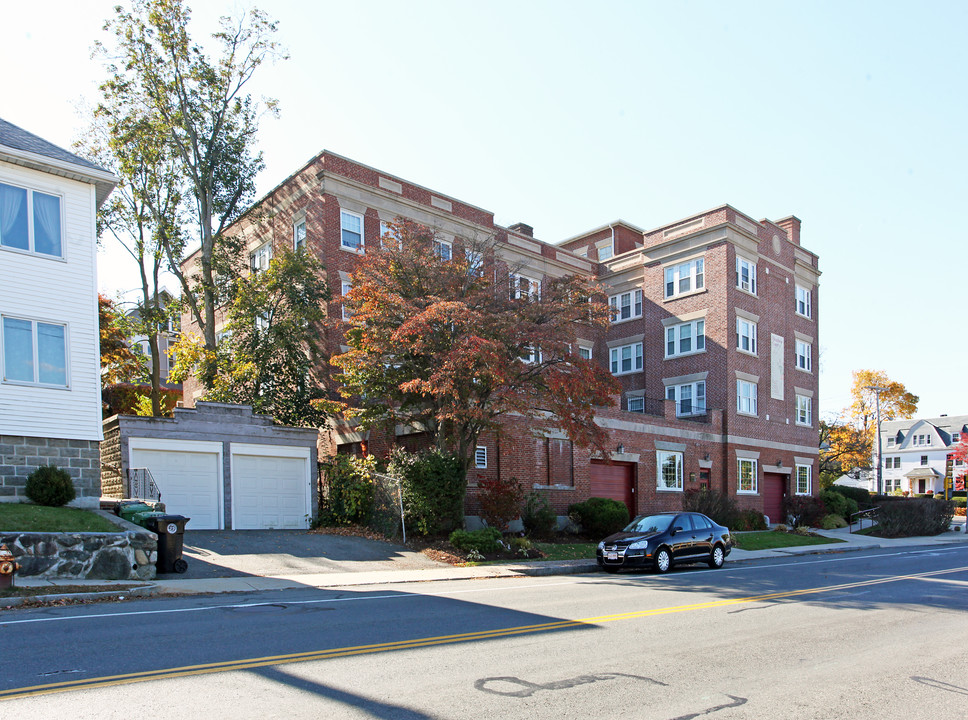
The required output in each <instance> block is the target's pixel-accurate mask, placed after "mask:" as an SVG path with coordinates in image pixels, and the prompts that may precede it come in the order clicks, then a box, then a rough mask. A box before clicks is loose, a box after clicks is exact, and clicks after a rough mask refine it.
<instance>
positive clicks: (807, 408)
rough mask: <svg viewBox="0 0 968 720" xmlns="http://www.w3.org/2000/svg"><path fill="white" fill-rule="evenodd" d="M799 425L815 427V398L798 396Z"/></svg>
mask: <svg viewBox="0 0 968 720" xmlns="http://www.w3.org/2000/svg"><path fill="white" fill-rule="evenodd" d="M797 425H808V426H811V425H813V398H811V397H808V396H806V395H797Z"/></svg>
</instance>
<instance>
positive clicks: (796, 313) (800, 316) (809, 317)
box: [793, 311, 813, 322]
mask: <svg viewBox="0 0 968 720" xmlns="http://www.w3.org/2000/svg"><path fill="white" fill-rule="evenodd" d="M793 314H794V315H796V316H797V317H799V318H803V319H804V320H810V321H811V322H813V316H812V315H802V314H800V313H798V312H796V311H794V313H793Z"/></svg>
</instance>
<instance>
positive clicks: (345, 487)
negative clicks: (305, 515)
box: [319, 455, 373, 525]
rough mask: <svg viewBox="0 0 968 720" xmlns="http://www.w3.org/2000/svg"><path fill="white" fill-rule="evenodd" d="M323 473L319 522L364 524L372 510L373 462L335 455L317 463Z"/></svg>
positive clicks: (350, 456)
mask: <svg viewBox="0 0 968 720" xmlns="http://www.w3.org/2000/svg"><path fill="white" fill-rule="evenodd" d="M319 467H320V470H321V471H322V473H323V478H324V484H323V494H322V496H321V497H320V512H319V522H320V523H327V524H333V525H356V524H359V525H366V524H367V523H368V522H369V521H370V514H371V513H372V511H373V480H372V478H371V476H370V473H371V472H372V471H373V461H372V460H369V459H362V458H358V457H354V456H353V455H334V456H333V457H331V458H330V459H328V460H325V461H323V462H321V463H319Z"/></svg>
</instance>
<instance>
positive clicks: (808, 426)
mask: <svg viewBox="0 0 968 720" xmlns="http://www.w3.org/2000/svg"><path fill="white" fill-rule="evenodd" d="M794 425H796V426H797V427H802V428H813V423H802V422H800V421H797V422H795V423H794Z"/></svg>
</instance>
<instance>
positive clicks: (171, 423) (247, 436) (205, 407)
mask: <svg viewBox="0 0 968 720" xmlns="http://www.w3.org/2000/svg"><path fill="white" fill-rule="evenodd" d="M318 434H319V433H318V431H317V430H316V429H313V428H296V427H287V426H283V425H275V424H274V423H273V420H272V418H271V417H269V416H268V415H256V414H254V413H253V412H252V407H251V406H249V405H234V404H230V403H213V402H198V403H196V405H195V407H194V408H176V409H175V412H174V417H171V418H151V417H136V416H131V415H115V416H114V417H111V418H108V419H107V420H105V421H104V437H105V439H104V441H103V442H102V443H101V461H102V465H103V472H104V475H105V477H108V476H114V477H118V478H121V477H124V476H125V475H126V473H127V471H128V469H129V467H128V463H129V459H130V456H131V453H130V445H131V439H132V438H138V439H157V440H168V441H173V440H174V441H183V442H185V443H198V442H205V443H220V444H221V447H222V452H221V462H222V498H221V502H222V517H223V518H224V522H225V527H226V529H231V521H232V452H231V448H232V446H233V445H235V446H240V445H264V446H266V448H267V450H271V448H272V447H283V446H287V447H293V446H295V447H300V448H306V449H307V450H308V451H309V468H310V474H311V477H315V470H316V441H317V437H318ZM312 488H313V489H312V492H313V496H312V499H311V503H310V504H311V508H315V507H316V506H317V504H318V497H317V492H318V490H317V487H316V483H315V482H313V483H312ZM104 494H105V496H107V497H112V498H117V499H121V496H122V494H123V485H122V483H121V482H114V483H105V485H104ZM162 499H164V498H162Z"/></svg>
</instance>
